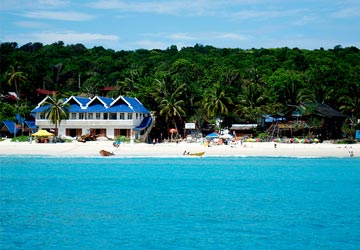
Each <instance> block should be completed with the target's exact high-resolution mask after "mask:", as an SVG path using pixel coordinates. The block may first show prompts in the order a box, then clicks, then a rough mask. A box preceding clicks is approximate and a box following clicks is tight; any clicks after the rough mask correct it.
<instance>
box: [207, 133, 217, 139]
mask: <svg viewBox="0 0 360 250" xmlns="http://www.w3.org/2000/svg"><path fill="white" fill-rule="evenodd" d="M205 137H206V138H208V139H213V138H219V135H218V134H217V133H215V132H213V133H211V134H208V135H207V136H205Z"/></svg>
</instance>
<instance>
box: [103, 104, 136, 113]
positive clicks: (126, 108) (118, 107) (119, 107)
mask: <svg viewBox="0 0 360 250" xmlns="http://www.w3.org/2000/svg"><path fill="white" fill-rule="evenodd" d="M108 111H109V112H124V113H125V112H127V113H132V112H134V111H133V110H132V109H131V108H130V107H129V106H128V105H126V104H115V105H113V106H111V107H110V108H109V109H108Z"/></svg>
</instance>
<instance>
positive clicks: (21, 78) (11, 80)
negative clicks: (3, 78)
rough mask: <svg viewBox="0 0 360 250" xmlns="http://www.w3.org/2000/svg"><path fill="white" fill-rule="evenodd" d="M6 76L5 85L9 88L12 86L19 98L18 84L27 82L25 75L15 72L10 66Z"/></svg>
mask: <svg viewBox="0 0 360 250" xmlns="http://www.w3.org/2000/svg"><path fill="white" fill-rule="evenodd" d="M6 74H7V76H8V81H7V83H8V84H9V85H10V86H11V85H14V87H15V93H16V95H17V97H18V98H19V84H20V83H24V82H26V81H27V76H26V73H24V72H21V71H16V70H15V68H14V66H10V69H9V71H8V72H7V73H6Z"/></svg>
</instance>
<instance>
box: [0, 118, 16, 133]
mask: <svg viewBox="0 0 360 250" xmlns="http://www.w3.org/2000/svg"><path fill="white" fill-rule="evenodd" d="M3 124H4V125H5V127H6V128H7V130H9V132H10V133H11V134H14V133H15V134H17V133H18V132H19V129H18V127H17V126H16V123H15V122H13V121H3Z"/></svg>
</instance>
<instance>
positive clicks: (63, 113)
mask: <svg viewBox="0 0 360 250" xmlns="http://www.w3.org/2000/svg"><path fill="white" fill-rule="evenodd" d="M64 100H65V99H64V98H61V97H59V96H58V95H56V94H54V95H53V96H52V97H48V98H47V99H46V101H45V102H44V103H43V104H42V105H41V106H42V107H44V111H43V114H45V118H46V119H49V120H50V122H51V123H52V124H54V125H55V141H56V136H57V128H58V126H60V123H61V121H62V120H65V119H68V118H69V113H70V104H69V103H64Z"/></svg>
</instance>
